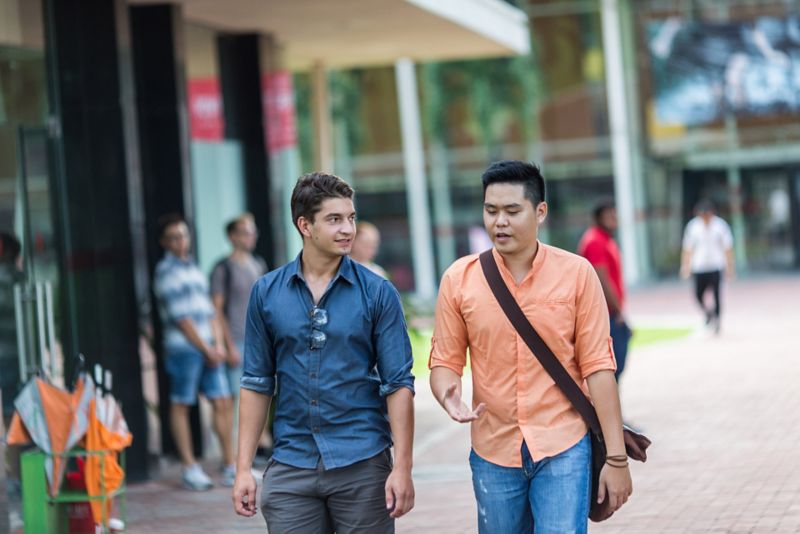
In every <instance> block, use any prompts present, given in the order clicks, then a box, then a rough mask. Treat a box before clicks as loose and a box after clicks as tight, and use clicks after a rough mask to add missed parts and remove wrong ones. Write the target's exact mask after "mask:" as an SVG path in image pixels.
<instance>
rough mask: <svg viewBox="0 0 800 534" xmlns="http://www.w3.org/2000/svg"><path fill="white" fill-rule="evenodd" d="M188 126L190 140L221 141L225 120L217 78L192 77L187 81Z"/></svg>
mask: <svg viewBox="0 0 800 534" xmlns="http://www.w3.org/2000/svg"><path fill="white" fill-rule="evenodd" d="M188 93H189V94H188V97H189V128H190V136H191V139H192V141H221V140H222V138H223V137H224V131H225V122H224V119H223V116H222V91H221V90H220V85H219V79H217V78H192V79H190V80H189V83H188Z"/></svg>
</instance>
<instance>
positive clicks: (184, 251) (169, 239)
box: [161, 222, 192, 258]
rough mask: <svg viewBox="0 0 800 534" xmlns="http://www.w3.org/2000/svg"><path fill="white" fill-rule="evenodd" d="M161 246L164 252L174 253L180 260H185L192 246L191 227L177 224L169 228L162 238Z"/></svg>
mask: <svg viewBox="0 0 800 534" xmlns="http://www.w3.org/2000/svg"><path fill="white" fill-rule="evenodd" d="M161 246H162V247H164V250H166V251H168V252H170V253H172V255H174V256H177V257H179V258H184V257H186V256H187V255H188V254H189V248H190V247H191V246H192V238H191V236H190V235H189V227H188V226H186V223H182V222H179V223H175V224H171V225H169V226H167V228H166V229H165V230H164V235H162V236H161Z"/></svg>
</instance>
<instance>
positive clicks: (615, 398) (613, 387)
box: [586, 371, 625, 456]
mask: <svg viewBox="0 0 800 534" xmlns="http://www.w3.org/2000/svg"><path fill="white" fill-rule="evenodd" d="M586 384H587V385H588V386H589V395H590V396H591V398H592V403H593V404H594V407H595V410H596V411H597V418H598V419H599V420H600V428H601V429H602V430H603V440H604V441H605V443H606V449H607V451H608V452H607V454H609V455H611V456H617V455H622V454H625V440H624V439H623V437H622V411H621V409H620V405H619V392H618V391H617V381H616V380H615V379H614V372H613V371H598V372H596V373H592V374H591V375H589V377H588V378H587V379H586Z"/></svg>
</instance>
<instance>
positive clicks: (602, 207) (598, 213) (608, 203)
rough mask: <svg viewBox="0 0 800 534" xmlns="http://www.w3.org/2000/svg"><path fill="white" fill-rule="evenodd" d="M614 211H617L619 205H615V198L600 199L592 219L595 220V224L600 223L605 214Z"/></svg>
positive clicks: (595, 206) (593, 211)
mask: <svg viewBox="0 0 800 534" xmlns="http://www.w3.org/2000/svg"><path fill="white" fill-rule="evenodd" d="M613 209H617V205H616V204H615V203H614V199H613V198H602V199H600V200H599V201H598V202H597V203H596V204H595V205H594V208H593V209H592V217H593V218H594V222H595V223H599V222H600V218H601V217H602V216H603V213H605V212H606V211H607V210H613Z"/></svg>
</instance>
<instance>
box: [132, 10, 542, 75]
mask: <svg viewBox="0 0 800 534" xmlns="http://www.w3.org/2000/svg"><path fill="white" fill-rule="evenodd" d="M162 2H163V0H161V1H158V0H131V3H133V4H149V3H162ZM177 3H179V4H181V5H182V6H183V13H184V15H183V16H184V18H185V19H186V20H189V21H192V22H196V23H199V24H203V25H205V26H209V27H211V28H214V29H217V30H221V31H235V32H257V33H264V34H271V35H272V36H273V37H275V39H276V40H277V43H278V44H279V45H282V46H283V47H284V52H285V56H284V60H285V62H286V65H287V66H288V67H289V68H291V69H299V70H304V69H306V68H308V67H309V66H310V65H312V64H313V63H315V62H317V61H319V62H322V63H323V64H325V65H326V66H327V67H329V68H346V67H357V66H374V65H388V64H392V63H394V62H395V61H396V60H397V59H398V58H401V57H408V58H411V59H412V60H414V61H432V60H455V59H466V58H478V57H492V56H508V55H516V54H524V53H527V52H528V50H529V47H530V45H529V36H528V23H527V17H526V15H525V13H524V12H523V11H522V10H520V9H518V8H516V7H514V6H512V5H510V4H508V3H506V2H503V1H502V0H226V1H224V2H221V1H219V0H177Z"/></svg>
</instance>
